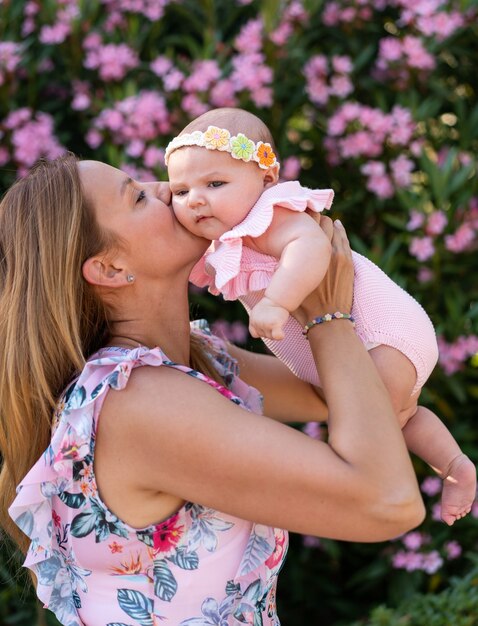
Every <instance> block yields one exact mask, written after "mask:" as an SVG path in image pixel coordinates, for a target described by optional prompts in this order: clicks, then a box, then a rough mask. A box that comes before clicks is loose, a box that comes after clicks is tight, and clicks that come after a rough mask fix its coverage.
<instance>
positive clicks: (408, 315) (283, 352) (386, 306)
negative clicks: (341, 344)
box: [190, 181, 438, 393]
mask: <svg viewBox="0 0 478 626" xmlns="http://www.w3.org/2000/svg"><path fill="white" fill-rule="evenodd" d="M332 198H333V192H332V191H331V190H329V189H325V190H314V189H308V188H306V187H302V186H301V185H300V184H299V183H298V182H296V181H290V182H286V183H280V184H278V185H275V186H274V187H271V188H269V189H267V190H266V191H265V192H264V193H263V194H262V196H261V197H260V198H259V200H258V201H257V203H256V204H255V205H254V207H253V208H252V209H251V211H250V212H249V213H248V215H247V217H246V218H245V219H244V220H243V221H242V222H241V223H240V224H238V225H237V226H235V227H234V228H233V229H231V230H230V231H228V232H227V233H224V234H223V235H222V236H221V237H220V239H219V240H218V241H213V242H212V244H211V246H210V248H209V249H208V251H207V252H206V254H205V255H204V256H203V257H202V258H201V259H200V261H199V262H198V263H197V264H196V265H195V267H194V268H193V271H192V273H191V276H190V280H191V282H192V283H193V284H195V285H196V286H198V287H206V286H207V287H208V289H209V291H210V292H211V293H212V294H214V295H218V294H222V295H223V297H224V299H225V300H235V299H239V300H240V301H241V302H242V304H243V305H244V307H245V308H246V310H247V312H248V313H249V312H250V310H251V309H252V307H253V306H254V305H255V304H257V302H259V300H260V299H261V298H262V296H263V294H264V290H265V289H266V287H267V286H268V284H269V282H270V279H271V277H272V275H273V274H274V272H275V270H276V267H277V264H278V260H277V259H276V258H275V257H272V256H268V255H265V254H261V253H260V252H257V251H255V250H252V249H251V248H248V247H247V246H243V245H242V237H245V236H250V237H257V236H259V235H261V234H263V233H264V232H265V231H266V229H267V228H268V226H269V225H270V223H271V221H272V215H273V208H274V206H281V207H285V208H288V209H290V210H292V211H305V210H306V209H309V210H310V211H315V212H321V211H323V210H324V209H328V208H330V205H331V203H332ZM352 256H353V262H354V270H355V280H354V299H353V307H352V315H353V317H354V318H355V323H356V326H355V329H356V332H357V335H358V336H359V337H360V339H361V340H362V342H363V343H364V345H365V346H366V348H367V349H371V348H373V347H376V346H378V345H385V346H390V347H392V348H395V349H397V350H399V351H400V352H401V353H402V354H404V355H405V356H406V357H407V358H408V359H409V360H410V361H411V362H412V363H413V365H414V367H415V370H416V372H417V379H416V383H415V387H414V389H413V393H415V392H416V391H419V390H420V389H421V387H423V385H424V384H425V382H426V380H427V379H428V377H429V376H430V374H431V372H432V370H433V368H434V367H435V365H436V362H437V360H438V346H437V341H436V335H435V330H434V328H433V325H432V323H431V321H430V318H429V317H428V315H427V314H426V312H425V310H424V309H423V307H422V306H421V305H420V304H419V303H418V302H417V301H416V300H415V299H414V298H412V296H411V295H410V294H408V293H407V292H406V291H405V290H404V289H402V288H401V287H399V286H398V285H397V284H396V283H394V282H393V281H392V280H391V279H390V278H389V277H388V276H387V275H386V274H385V273H384V272H382V270H381V269H380V268H378V267H377V266H376V265H375V264H374V263H372V262H371V261H369V260H368V259H367V258H365V257H363V256H362V255H360V254H358V253H356V252H352ZM304 271H313V268H306V269H305V270H304ZM330 312H331V313H333V311H330ZM284 331H285V338H284V339H283V340H282V341H274V340H272V339H264V342H265V344H266V345H267V347H268V348H269V349H270V350H271V351H272V352H273V353H274V354H275V355H276V356H277V357H278V358H279V359H280V360H281V361H283V363H285V364H286V365H287V366H288V367H289V369H290V370H291V371H292V372H293V373H294V374H295V375H296V376H298V377H299V378H301V379H302V380H305V381H307V382H310V383H312V384H314V385H320V381H319V378H318V376H317V370H316V367H315V364H314V360H313V357H312V353H311V351H310V348H309V344H308V342H307V340H306V338H305V337H304V336H303V335H302V328H301V326H300V325H299V324H298V322H297V321H296V320H295V319H294V318H293V317H292V316H289V319H288V321H287V322H286V325H285V328H284Z"/></svg>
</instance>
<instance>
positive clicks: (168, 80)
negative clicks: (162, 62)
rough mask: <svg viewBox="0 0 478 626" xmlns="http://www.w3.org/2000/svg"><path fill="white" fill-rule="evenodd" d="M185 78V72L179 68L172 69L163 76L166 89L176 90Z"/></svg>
mask: <svg viewBox="0 0 478 626" xmlns="http://www.w3.org/2000/svg"><path fill="white" fill-rule="evenodd" d="M183 80H184V74H183V73H182V72H180V71H179V70H177V69H172V70H171V71H170V72H168V73H167V74H166V75H165V76H163V85H164V91H176V89H179V87H180V86H181V84H182V82H183Z"/></svg>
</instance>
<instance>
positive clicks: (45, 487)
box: [9, 347, 165, 605]
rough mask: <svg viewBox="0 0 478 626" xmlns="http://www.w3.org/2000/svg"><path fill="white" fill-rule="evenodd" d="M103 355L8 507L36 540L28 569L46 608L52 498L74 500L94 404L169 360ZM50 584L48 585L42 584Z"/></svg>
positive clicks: (67, 401)
mask: <svg viewBox="0 0 478 626" xmlns="http://www.w3.org/2000/svg"><path fill="white" fill-rule="evenodd" d="M101 353H102V351H100V352H99V353H98V356H97V358H94V359H93V360H91V361H89V362H88V363H87V364H86V366H85V368H84V370H83V372H82V373H81V375H80V377H79V378H78V380H77V381H76V382H75V383H74V384H73V385H72V386H70V388H69V389H68V390H67V391H66V393H65V395H64V397H63V399H62V401H61V402H63V403H64V405H63V406H62V407H61V406H60V410H61V413H60V419H59V421H58V424H57V426H56V429H55V432H54V434H53V436H52V440H51V443H50V445H49V446H48V448H47V449H46V451H45V452H44V453H43V455H42V456H41V457H40V459H39V460H38V461H37V462H36V464H35V465H34V466H33V467H32V469H31V470H30V471H29V472H28V474H27V475H26V476H25V478H24V479H23V480H22V482H21V483H20V485H19V486H18V487H17V496H16V498H15V500H14V501H13V503H12V504H11V506H10V508H9V514H10V516H11V518H12V519H13V521H14V522H15V523H16V524H17V526H18V527H19V528H20V529H21V530H22V531H23V532H24V533H25V534H26V535H27V536H28V537H29V538H30V540H31V543H30V547H29V550H28V553H27V557H26V560H25V563H24V565H25V566H26V567H29V568H30V569H32V570H33V571H34V572H35V573H36V575H37V578H38V581H39V584H38V590H37V592H38V596H39V598H40V599H41V600H42V601H43V602H44V603H45V604H46V605H48V604H49V602H50V595H51V593H52V589H53V586H52V583H51V581H50V580H49V576H50V573H51V572H53V571H57V570H58V567H57V566H58V564H57V563H56V562H57V561H58V556H57V553H56V552H57V551H54V549H53V548H54V546H53V544H52V540H53V528H52V526H53V523H52V516H53V508H52V498H53V497H54V496H60V497H62V495H63V497H65V494H68V496H70V495H71V496H72V497H74V494H73V493H70V492H69V490H70V489H72V487H73V465H74V463H76V462H78V461H82V460H84V459H85V458H86V457H87V456H88V454H90V444H91V438H92V428H93V413H94V404H95V401H96V400H97V399H98V397H99V396H100V395H101V394H103V393H104V392H105V391H106V389H107V388H108V387H110V388H112V389H123V388H124V386H125V385H126V383H127V381H128V379H129V376H130V373H131V371H132V369H133V368H134V367H136V366H138V365H160V364H161V363H163V362H164V358H165V357H164V354H163V353H162V352H161V350H160V349H159V348H155V349H153V350H149V349H148V348H144V347H139V348H137V349H134V350H131V351H129V352H128V353H125V352H121V353H120V351H118V352H117V354H115V353H114V352H113V353H111V352H109V353H108V354H107V355H105V356H101ZM50 570H51V571H50ZM46 580H48V584H47V583H46V582H45V584H42V581H46Z"/></svg>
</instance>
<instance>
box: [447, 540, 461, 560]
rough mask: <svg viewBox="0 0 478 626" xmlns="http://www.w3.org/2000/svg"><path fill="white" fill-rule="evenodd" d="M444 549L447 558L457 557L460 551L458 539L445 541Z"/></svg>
mask: <svg viewBox="0 0 478 626" xmlns="http://www.w3.org/2000/svg"><path fill="white" fill-rule="evenodd" d="M445 550H446V553H447V556H448V559H449V560H452V559H457V558H458V557H459V556H460V554H461V553H462V548H461V546H460V544H459V543H458V541H455V540H452V541H447V542H446V543H445Z"/></svg>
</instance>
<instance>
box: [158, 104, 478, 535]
mask: <svg viewBox="0 0 478 626" xmlns="http://www.w3.org/2000/svg"><path fill="white" fill-rule="evenodd" d="M165 159H166V164H167V166H168V173H169V180H170V185H171V191H172V204H173V210H174V213H175V215H176V217H177V219H178V220H179V222H180V223H181V224H182V225H183V226H184V227H185V228H187V229H188V230H190V231H191V232H193V233H194V234H196V235H198V236H201V237H204V238H206V239H209V240H211V242H212V244H211V246H210V248H209V250H208V251H207V252H206V254H205V255H204V257H203V258H202V259H201V261H200V262H199V263H198V264H197V265H196V266H195V268H194V269H193V272H192V274H191V281H192V282H193V283H194V284H196V285H198V286H208V287H209V291H210V292H211V293H213V294H215V295H217V294H219V293H222V295H223V296H224V298H225V299H227V300H234V299H237V298H239V299H240V300H241V302H242V304H243V305H244V306H245V308H246V310H247V311H248V313H249V319H250V327H249V328H250V331H251V334H252V335H253V336H255V337H259V336H260V337H262V338H263V339H264V341H265V343H266V345H267V346H268V347H269V348H270V349H271V351H272V352H274V354H276V355H277V356H278V357H279V358H280V359H281V360H282V361H283V362H284V363H285V364H286V365H287V366H288V367H289V368H290V369H291V370H292V371H293V372H294V373H295V374H296V375H297V376H299V377H300V378H302V379H303V380H306V381H308V382H310V383H311V384H313V385H316V386H320V381H319V380H318V378H317V373H316V369H315V366H314V362H313V358H312V353H311V351H310V349H309V347H308V343H307V340H306V339H307V336H306V335H307V332H308V330H309V327H311V326H312V325H314V324H316V323H322V322H327V321H329V318H332V319H337V318H339V319H340V318H342V317H345V318H347V317H348V316H347V315H343V313H341V312H333V311H330V315H329V316H325V319H324V318H318V319H316V320H313V321H311V323H310V324H308V325H307V326H306V328H305V329H302V328H301V327H300V326H299V324H298V322H297V321H296V320H295V319H294V318H293V317H292V316H291V315H290V313H291V312H292V311H294V310H295V309H296V308H297V307H298V306H299V305H300V304H301V302H302V301H303V299H304V298H305V297H306V296H307V295H308V294H309V293H310V292H311V291H312V290H313V289H314V288H315V287H316V286H317V285H318V284H319V283H320V281H321V280H322V278H323V277H324V275H325V272H326V270H327V266H328V263H329V259H330V253H331V247H330V242H329V240H328V238H327V237H326V235H325V234H324V232H323V230H322V229H321V228H320V226H319V225H318V224H317V223H316V221H315V220H314V219H313V217H311V215H309V214H308V212H321V211H323V210H324V209H329V208H330V206H331V204H332V199H333V195H334V194H333V191H332V190H330V189H322V190H313V189H307V188H305V187H302V186H301V185H300V184H299V183H298V182H294V181H292V182H286V183H278V179H279V163H278V161H277V157H276V154H275V149H274V142H273V139H272V136H271V133H270V131H269V129H268V128H267V126H265V124H264V123H263V122H262V121H261V120H260V119H259V118H257V117H256V116H254V115H252V114H251V113H249V112H247V111H243V110H241V109H228V108H225V109H216V110H212V111H208V112H207V113H205V114H204V115H201V116H200V117H198V118H197V119H196V120H194V121H193V122H191V123H190V124H189V125H188V126H186V128H185V129H184V130H183V131H182V132H181V133H180V134H179V135H178V136H177V137H176V138H175V139H173V140H172V141H171V143H170V144H169V145H168V147H167V149H166V155H165ZM353 258H354V269H355V284H354V304H353V308H352V316H353V319H354V320H355V324H356V332H357V334H358V336H359V337H360V339H361V340H362V341H363V343H364V344H365V346H366V348H367V349H368V350H369V354H370V356H371V358H372V359H373V360H374V362H375V364H376V366H377V369H378V370H379V372H380V375H381V377H382V380H383V381H384V383H385V385H386V387H387V389H388V391H389V393H390V396H391V400H392V404H393V406H394V409H395V411H396V413H397V415H398V418H399V420H400V424H401V426H402V428H403V433H404V437H405V440H406V442H407V445H408V448H409V449H410V450H411V451H412V452H414V453H415V454H417V455H418V456H420V457H421V458H422V459H423V460H425V461H426V462H427V463H428V464H429V465H430V466H431V467H432V468H433V469H434V470H435V471H436V472H437V473H438V474H439V476H440V477H441V478H442V479H443V492H442V500H441V516H442V519H443V520H444V521H445V522H446V523H447V524H449V525H451V524H453V523H454V521H455V520H457V519H460V518H461V517H463V516H464V515H466V514H467V513H468V512H469V511H470V509H471V505H472V503H473V500H474V498H475V495H476V472H475V467H474V465H473V463H472V462H471V461H470V459H469V458H468V457H467V456H465V455H464V454H463V453H462V451H461V450H460V448H459V446H458V444H457V442H456V441H455V440H454V439H453V437H452V435H451V433H450V432H449V431H448V430H447V429H446V427H445V426H444V425H443V423H442V422H441V421H440V420H439V419H438V417H437V416H436V415H434V414H433V413H432V412H431V411H429V410H428V409H426V408H424V407H420V406H418V405H417V401H418V397H419V395H420V389H421V387H422V386H423V385H424V383H425V382H426V380H427V379H428V377H429V376H430V374H431V372H432V370H433V368H434V366H435V364H436V361H437V358H438V349H437V344H436V337H435V331H434V329H433V326H432V324H431V321H430V319H429V318H428V316H427V314H426V313H425V311H424V310H423V308H422V307H421V306H420V305H419V304H418V302H416V300H414V299H413V298H412V297H411V296H410V295H409V294H407V293H406V292H405V291H404V290H403V289H401V287H399V286H398V285H396V284H395V283H394V282H393V281H392V280H391V279H390V278H388V276H386V275H385V274H384V273H383V272H382V271H381V270H380V269H379V268H378V267H377V266H375V265H374V264H373V263H371V262H370V261H369V260H368V259H366V258H365V257H363V256H361V255H359V254H357V253H353ZM299 276H300V279H299V278H298V277H299ZM333 323H344V322H343V321H339V322H335V321H334V322H333Z"/></svg>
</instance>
